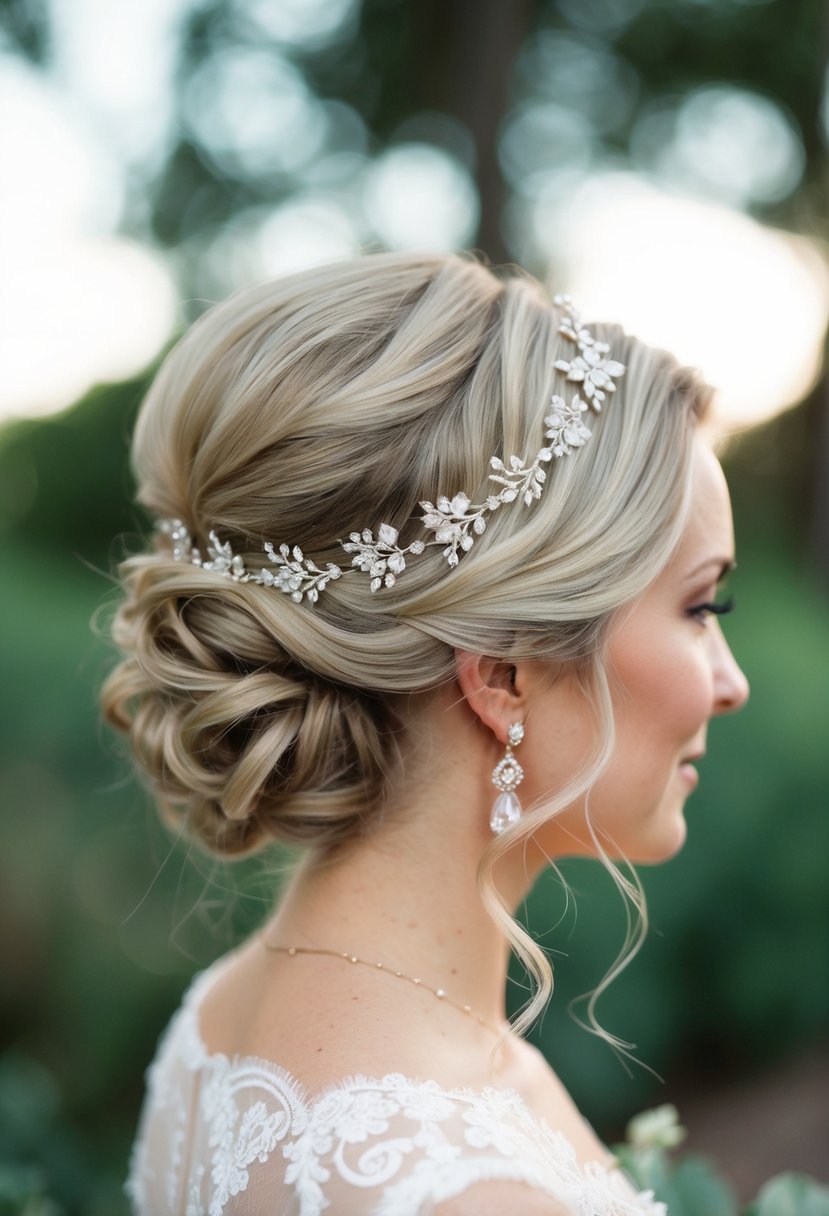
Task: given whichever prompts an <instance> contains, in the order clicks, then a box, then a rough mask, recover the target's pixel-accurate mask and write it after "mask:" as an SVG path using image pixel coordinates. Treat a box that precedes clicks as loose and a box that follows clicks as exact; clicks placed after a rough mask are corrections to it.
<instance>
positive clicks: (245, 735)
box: [104, 255, 707, 853]
mask: <svg viewBox="0 0 829 1216" xmlns="http://www.w3.org/2000/svg"><path fill="white" fill-rule="evenodd" d="M561 319H562V313H561V310H560V309H559V308H557V307H555V306H553V305H551V304H550V302H549V300H548V299H547V298H546V297H545V296H544V294H543V292H542V291H541V289H540V288H539V287H538V285H537V284H535V283H534V282H533V281H532V280H529V279H528V278H526V277H524V276H520V277H519V276H513V277H508V278H502V277H497V276H495V275H493V274H492V273H491V272H490V271H489V270H487V269H485V268H484V267H482V266H480V265H479V264H477V263H475V262H474V261H472V260H468V259H463V258H459V257H426V256H421V255H382V256H375V257H369V258H364V259H360V260H357V261H354V262H347V263H340V264H337V265H334V266H330V267H326V268H324V269H321V270H316V271H311V272H307V273H305V274H301V275H296V276H292V277H290V278H286V279H283V280H281V281H277V282H275V283H271V284H267V285H265V286H262V287H257V288H255V289H253V290H249V291H246V292H243V293H241V294H240V295H238V296H236V297H234V298H232V299H231V300H229V301H228V302H226V303H225V304H223V305H220V306H218V307H216V308H214V309H212V310H211V311H210V312H209V313H208V314H206V316H205V317H204V318H202V320H201V321H200V322H198V323H197V324H196V325H195V326H194V327H193V329H192V330H191V331H190V333H189V334H188V335H187V336H186V337H185V338H184V339H183V340H182V341H181V342H180V343H179V345H178V346H177V347H176V348H175V349H174V350H173V352H172V353H171V354H170V355H169V356H168V358H167V360H166V361H165V364H164V366H163V367H162V369H161V371H160V372H159V374H158V377H157V378H156V381H155V383H154V385H153V387H152V389H151V391H150V393H149V395H148V398H147V401H146V402H145V404H144V407H143V409H142V413H141V416H140V418H139V422H138V426H137V429H136V435H135V443H134V463H135V468H136V472H137V475H138V481H139V498H140V500H141V501H142V502H143V503H144V505H145V506H146V507H148V508H149V509H150V511H152V513H153V514H154V515H156V516H159V517H161V518H180V519H182V520H183V521H184V523H185V524H186V526H187V527H188V529H189V530H190V532H191V533H192V534H193V536H194V538H195V539H196V543H199V544H201V545H202V546H203V545H204V544H205V543H206V541H207V536H208V533H209V532H210V530H212V529H215V530H216V532H217V533H218V535H219V537H220V538H221V539H222V540H223V541H227V542H229V543H230V544H231V545H232V548H233V551H234V552H235V553H237V554H239V555H241V556H242V557H243V558H244V561H245V564H246V566H247V567H248V568H257V567H258V566H260V565H262V545H263V542H264V541H266V540H271V541H273V542H275V543H276V544H279V543H280V542H283V541H284V542H288V543H290V544H291V545H294V544H296V545H300V546H301V547H302V549H303V551H304V552H305V554H307V555H309V556H311V557H312V558H313V559H314V561H315V562H317V564H318V565H319V566H321V567H322V566H324V565H325V563H327V562H329V561H333V562H338V561H339V562H342V560H343V554H342V549H341V548H340V546H339V544H338V541H339V539H340V538H343V539H345V538H346V537H347V536H348V534H349V533H350V532H352V531H355V530H361V529H363V528H366V527H367V528H374V529H376V528H377V526H378V525H379V523H380V522H387V523H389V524H390V525H391V526H393V527H394V528H397V529H399V531H400V533H401V537H402V538H403V540H404V542H405V543H408V541H409V539H411V533H412V529H414V531H415V533H416V532H417V528H418V524H417V518H418V516H419V514H420V512H419V509H418V504H419V503H420V502H421V501H423V500H429V501H432V502H434V501H435V500H436V498H437V497H438V496H439V495H442V494H445V495H449V496H451V495H453V494H455V493H457V492H458V491H460V490H464V491H465V492H466V493H467V494H469V495H470V497H471V498H472V500H473V501H475V502H481V501H483V500H484V499H485V498H486V496H487V494H488V493H491V492H492V483H491V482H490V481H489V480H488V478H489V474H490V473H491V471H492V470H491V468H490V458H491V457H492V456H499V457H501V458H503V459H507V458H508V457H509V456H510V454H512V453H516V454H517V455H519V456H520V457H522V458H523V459H525V460H531V459H532V458H533V457H534V456H535V453H536V452H537V451H538V450H539V447H541V446H542V444H543V442H544V440H543V436H544V418H545V415H547V414H548V413H549V408H550V398H551V395H552V394H553V393H555V392H561V391H562V381H563V377H562V374H561V372H560V371H557V370H556V368H555V363H556V360H558V359H561V358H569V357H571V356H572V353H573V351H572V346H571V345H569V344H568V343H567V341H566V339H565V338H563V337H562V335H561V334H560V333H559V326H560V323H561ZM591 328H592V330H593V333H594V335H595V337H596V338H597V339H598V340H602V341H605V342H607V343H608V345H609V346H610V349H611V352H612V357H613V358H614V359H615V360H618V361H619V362H621V363H623V364H624V365H625V367H626V372H625V376H624V378H623V379H622V380H621V381H619V385H618V389H617V391H616V393H615V394H614V396H613V397H612V399H611V400H610V401H609V402H608V404H607V406H606V408H605V409H604V410H603V412H602V413H601V415H600V416H598V417H591V429H592V431H593V436H592V438H591V439H590V441H589V443H588V444H587V445H586V446H585V447H584V448H583V449H580V450H578V451H577V452H575V453H574V455H573V456H571V457H568V458H566V459H562V460H558V461H554V462H553V463H552V464H551V465H548V470H549V472H548V480H547V482H546V484H545V487H544V492H543V494H542V496H541V498H540V499H539V500H538V501H533V502H532V503H531V505H530V506H528V507H525V506H524V505H523V504H521V503H515V504H512V505H511V506H510V508H509V509H506V508H505V509H503V510H500V511H498V512H496V513H494V514H493V516H492V519H491V522H490V523H489V525H488V527H487V530H486V533H485V534H484V535H482V536H480V537H478V538H477V539H476V543H475V546H474V548H473V549H472V550H471V551H470V552H469V553H467V554H465V555H464V556H463V557H462V559H461V561H460V564H459V565H458V566H457V567H456V568H455V569H450V568H449V567H447V564H446V561H445V559H444V558H443V557H442V555H441V551H440V548H435V549H427V550H426V552H425V553H424V554H422V555H421V556H420V557H419V558H418V559H417V561H416V562H412V563H411V564H410V565H409V566H408V567H407V570H406V572H405V577H403V578H401V579H400V580H399V581H398V583H397V584H396V585H395V586H394V587H390V588H383V589H381V591H379V592H377V593H376V594H375V593H372V592H371V591H370V588H369V584H368V580H367V579H366V578H364V577H356V576H355V577H354V578H350V579H348V578H343V579H340V580H337V581H336V582H335V583H331V584H329V586H328V587H327V588H326V590H325V592H324V594H323V595H322V596H321V597H320V600H319V602H318V603H317V604H316V605H311V604H309V603H307V602H303V603H301V604H297V603H294V602H293V601H292V600H291V598H290V597H289V596H286V595H282V594H280V593H279V592H278V591H275V590H273V589H269V588H266V587H261V586H258V585H255V584H238V583H234V582H232V581H231V580H229V579H223V578H221V577H219V576H217V575H216V574H215V573H213V572H210V571H207V570H203V569H200V568H198V567H196V566H193V565H188V564H186V563H181V562H176V561H174V560H173V557H172V554H171V552H170V550H169V547H168V542H167V541H166V539H163V538H161V539H159V542H158V545H157V547H156V549H155V550H154V551H153V552H151V553H148V554H146V555H143V556H137V557H134V558H131V559H129V560H128V561H127V562H126V563H125V564H124V567H123V577H124V581H125V587H126V596H125V599H124V602H123V604H122V606H121V608H120V609H119V613H118V616H117V618H116V622H115V629H114V632H115V637H116V640H117V641H118V643H119V645H120V646H121V648H122V649H123V651H124V653H125V658H124V661H123V663H122V664H121V666H120V667H119V668H118V669H116V671H115V672H114V673H113V675H112V676H111V677H110V680H109V681H108V684H107V686H106V688H105V692H104V703H105V706H106V709H107V713H108V716H109V718H110V720H111V721H113V722H114V723H115V724H116V725H117V726H119V727H120V728H121V729H123V730H125V731H128V732H129V733H130V735H131V738H132V742H133V746H134V749H135V751H136V753H137V755H138V757H139V759H140V761H141V762H142V764H143V765H144V767H145V768H146V770H147V771H148V772H149V774H150V776H151V778H152V780H153V783H154V785H155V788H156V791H157V793H158V795H159V798H160V801H161V804H162V806H164V807H165V809H167V810H168V811H169V812H170V813H171V814H174V815H179V814H181V813H182V812H183V814H184V816H185V820H186V826H187V828H188V830H189V831H190V832H191V833H192V834H193V835H194V836H195V837H196V838H197V839H199V840H201V841H202V842H204V843H205V844H206V845H207V846H208V847H211V848H214V849H217V850H218V851H223V852H230V853H233V852H244V851H249V850H250V849H252V848H255V847H256V846H258V845H260V844H262V843H264V842H266V841H267V840H269V839H271V838H276V839H283V840H293V841H299V842H305V843H308V844H310V845H314V846H317V847H319V848H321V849H327V848H331V847H334V846H336V845H339V844H342V843H344V842H347V841H349V840H353V839H354V838H355V837H356V836H358V835H359V834H360V833H361V832H363V831H365V830H370V829H371V826H372V824H373V823H374V822H375V821H377V819H378V818H379V816H380V814H381V812H382V811H383V810H384V809H385V808H387V807H388V806H389V805H390V804H393V803H394V801H395V799H400V798H403V797H404V796H405V790H406V785H407V783H408V782H410V781H411V780H412V779H413V772H412V770H411V769H407V767H406V761H407V759H408V758H409V756H410V749H409V741H408V739H407V729H406V722H407V715H406V714H405V713H404V712H403V706H404V702H407V703H408V700H409V698H411V697H412V696H418V695H422V697H423V698H424V700H428V698H429V696H430V695H431V694H432V693H434V691H435V690H436V689H438V688H440V687H441V686H442V685H444V684H446V683H447V682H449V681H453V680H454V679H455V677H456V650H457V649H462V650H467V651H477V652H479V653H484V654H487V655H492V656H494V657H496V658H501V659H505V660H510V659H511V660H516V661H520V660H530V661H533V660H540V661H544V662H545V663H547V664H549V665H551V668H553V669H555V670H556V671H568V672H573V673H578V679H579V682H580V685H581V686H582V687H583V688H584V689H585V695H586V699H587V703H588V704H591V705H592V706H593V708H594V709H595V708H596V707H598V709H599V710H600V709H601V705H600V702H601V699H602V692H603V690H604V692H605V694H606V692H607V685H606V682H605V680H604V671H605V668H604V662H605V661H604V657H603V650H604V642H605V637H606V633H607V628H608V624H609V622H610V621H611V620H613V619H614V616H615V614H616V613H617V612H618V610H619V609H620V608H622V607H623V606H624V605H626V604H629V603H631V602H632V601H634V600H635V599H636V598H637V597H639V596H641V594H642V593H643V592H644V591H645V589H646V588H647V587H648V586H649V585H651V583H652V582H653V580H654V579H655V578H656V577H657V575H658V574H659V572H660V571H661V570H663V568H665V566H666V564H667V563H668V561H669V559H670V558H671V555H672V553H673V551H674V549H675V547H676V545H677V543H678V541H679V538H680V536H681V534H682V530H683V526H684V523H685V518H686V514H687V508H688V502H689V495H690V491H691V484H692V479H691V471H692V467H693V460H692V453H693V448H694V444H693V435H694V424H695V422H696V420H697V418H698V417H699V416H700V414H701V413H702V412H703V411H704V408H705V405H706V402H707V390H705V389H704V388H703V387H702V386H700V384H699V382H698V381H697V380H696V378H695V377H694V376H693V375H691V374H690V373H688V372H685V371H682V370H680V369H679V368H678V367H677V365H676V364H675V362H674V361H673V360H672V359H671V357H670V356H667V355H665V354H664V353H662V352H658V351H654V350H651V349H650V348H648V347H646V346H644V345H642V344H641V343H639V342H638V341H636V340H635V339H633V338H630V337H628V336H627V335H625V334H624V333H623V332H622V331H621V330H620V329H619V328H618V327H615V326H592V327H591ZM605 710H606V705H605ZM598 716H599V718H601V713H600V712H599V715H598ZM605 718H606V714H605ZM605 724H607V723H606V722H605ZM599 750H600V751H601V749H599ZM604 751H605V753H607V752H608V748H607V746H605V748H604ZM579 759H581V758H579ZM594 759H596V757H594ZM575 767H579V765H578V763H577V764H576V765H575ZM588 767H589V766H588ZM593 768H594V769H596V765H594V766H593ZM582 769H584V766H583V765H582Z"/></svg>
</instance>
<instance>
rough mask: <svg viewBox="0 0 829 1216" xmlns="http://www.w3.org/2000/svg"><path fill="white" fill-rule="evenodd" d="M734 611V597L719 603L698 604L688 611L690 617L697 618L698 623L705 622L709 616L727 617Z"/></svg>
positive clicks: (714, 601) (713, 601)
mask: <svg viewBox="0 0 829 1216" xmlns="http://www.w3.org/2000/svg"><path fill="white" fill-rule="evenodd" d="M733 611H734V596H733V595H732V596H730V597H729V599H727V600H722V601H721V602H717V601H716V600H710V601H707V602H706V603H704V604H696V605H695V606H694V607H693V608H689V609H688V615H689V616H693V617H696V619H697V620H698V621H702V622H704V621H705V619H706V617H708V616H709V615H713V616H725V614H726V613H727V612H733Z"/></svg>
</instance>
